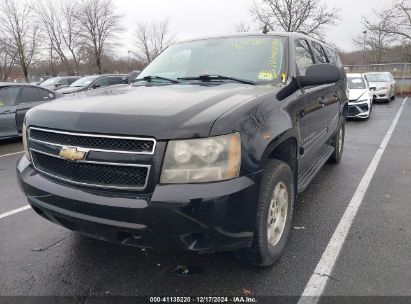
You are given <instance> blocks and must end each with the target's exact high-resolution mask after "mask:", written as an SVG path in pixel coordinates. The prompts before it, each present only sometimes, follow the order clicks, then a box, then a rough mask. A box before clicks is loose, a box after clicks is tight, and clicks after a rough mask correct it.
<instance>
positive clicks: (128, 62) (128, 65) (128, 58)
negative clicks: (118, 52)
mask: <svg viewBox="0 0 411 304" xmlns="http://www.w3.org/2000/svg"><path fill="white" fill-rule="evenodd" d="M127 53H128V57H127V69H128V72H129V73H130V69H131V68H130V53H131V51H128V52H127Z"/></svg>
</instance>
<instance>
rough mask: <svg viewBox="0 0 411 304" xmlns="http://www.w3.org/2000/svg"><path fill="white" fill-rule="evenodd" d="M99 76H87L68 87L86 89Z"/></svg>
mask: <svg viewBox="0 0 411 304" xmlns="http://www.w3.org/2000/svg"><path fill="white" fill-rule="evenodd" d="M98 77H100V76H87V77H83V78H80V79H79V80H77V81H75V82H73V83H72V84H71V85H70V86H71V87H87V86H88V85H90V83H92V82H93V81H94V80H96V79H97V78H98Z"/></svg>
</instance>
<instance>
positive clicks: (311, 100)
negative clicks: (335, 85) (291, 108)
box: [295, 39, 327, 170]
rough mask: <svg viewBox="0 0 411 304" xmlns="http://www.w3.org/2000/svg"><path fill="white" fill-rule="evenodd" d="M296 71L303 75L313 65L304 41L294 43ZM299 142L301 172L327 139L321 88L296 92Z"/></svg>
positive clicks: (311, 56) (308, 88) (309, 49)
mask: <svg viewBox="0 0 411 304" xmlns="http://www.w3.org/2000/svg"><path fill="white" fill-rule="evenodd" d="M295 57H296V65H297V71H298V74H299V75H300V76H304V75H305V71H306V69H307V68H308V67H309V66H310V65H313V64H314V63H315V59H314V55H313V53H312V51H311V48H310V46H309V45H308V43H307V41H306V40H305V39H297V40H296V41H295ZM297 96H298V111H297V113H298V114H297V115H298V121H299V127H300V142H301V147H302V148H303V153H302V157H301V161H300V164H299V165H300V168H301V169H302V170H303V169H304V168H305V167H307V166H308V165H309V164H311V163H312V160H313V159H315V158H316V156H317V154H318V151H319V149H320V148H321V147H322V146H323V144H324V143H325V140H326V138H327V110H326V108H325V100H324V98H323V89H322V87H321V86H318V87H317V86H313V87H307V88H305V89H304V91H303V92H301V91H297Z"/></svg>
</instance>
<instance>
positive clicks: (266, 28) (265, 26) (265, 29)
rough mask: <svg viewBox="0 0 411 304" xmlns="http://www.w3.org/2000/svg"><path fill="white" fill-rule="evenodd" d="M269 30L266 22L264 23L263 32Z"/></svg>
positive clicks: (265, 32)
mask: <svg viewBox="0 0 411 304" xmlns="http://www.w3.org/2000/svg"><path fill="white" fill-rule="evenodd" d="M268 32H269V30H268V26H267V24H264V28H263V34H267V33H268Z"/></svg>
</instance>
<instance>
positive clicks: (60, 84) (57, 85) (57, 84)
mask: <svg viewBox="0 0 411 304" xmlns="http://www.w3.org/2000/svg"><path fill="white" fill-rule="evenodd" d="M62 85H63V84H62V83H60V82H57V83H55V84H54V86H55V87H56V88H58V87H61V86H62Z"/></svg>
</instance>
